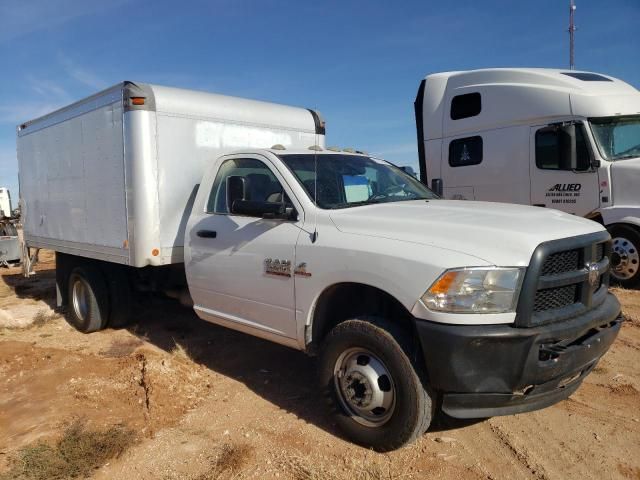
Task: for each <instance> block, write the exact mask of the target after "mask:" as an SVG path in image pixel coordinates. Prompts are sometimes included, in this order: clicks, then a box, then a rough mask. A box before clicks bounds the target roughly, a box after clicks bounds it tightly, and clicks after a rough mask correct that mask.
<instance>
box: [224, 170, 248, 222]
mask: <svg viewBox="0 0 640 480" xmlns="http://www.w3.org/2000/svg"><path fill="white" fill-rule="evenodd" d="M246 198H247V180H246V179H245V178H244V177H241V176H239V175H231V176H230V177H227V208H228V209H229V212H231V213H233V204H234V203H235V202H236V201H237V200H245V199H246Z"/></svg>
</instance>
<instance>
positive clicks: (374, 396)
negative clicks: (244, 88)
mask: <svg viewBox="0 0 640 480" xmlns="http://www.w3.org/2000/svg"><path fill="white" fill-rule="evenodd" d="M410 345H411V343H410V342H409V341H408V338H407V335H406V334H405V332H404V331H402V330H401V329H399V328H398V327H397V325H394V324H392V323H391V322H388V321H385V320H382V319H369V318H368V319H354V320H347V321H345V322H343V323H340V324H338V325H337V326H336V327H334V328H333V329H332V330H331V332H329V334H328V335H327V337H326V339H325V340H324V343H323V348H322V351H321V355H320V382H321V385H322V387H323V389H324V393H325V396H326V399H327V400H328V402H329V405H330V407H331V413H332V416H333V418H334V419H335V421H336V423H337V424H338V425H339V426H340V428H341V429H342V431H344V432H345V434H346V435H347V436H348V437H349V438H350V439H351V440H352V441H354V442H355V443H358V444H360V445H363V446H366V447H371V448H373V449H375V450H377V451H389V450H395V449H397V448H399V447H401V446H403V445H405V444H406V443H409V442H412V441H413V440H415V439H416V438H418V437H419V436H421V435H422V434H423V433H424V432H426V430H427V428H429V425H430V423H431V419H432V418H433V414H434V409H435V396H434V395H433V393H432V392H431V390H430V389H429V387H428V386H427V383H426V381H425V375H424V373H423V369H422V368H421V366H420V365H415V364H414V363H413V362H412V361H411V360H410V359H411V358H412V357H413V355H412V353H413V352H412V350H411V347H410Z"/></svg>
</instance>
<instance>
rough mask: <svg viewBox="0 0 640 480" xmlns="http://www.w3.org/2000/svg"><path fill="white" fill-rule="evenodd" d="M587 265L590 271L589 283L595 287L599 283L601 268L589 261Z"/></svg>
mask: <svg viewBox="0 0 640 480" xmlns="http://www.w3.org/2000/svg"><path fill="white" fill-rule="evenodd" d="M585 266H586V267H587V270H588V271H589V285H591V286H592V287H595V286H596V285H597V284H598V279H599V278H600V269H599V268H598V264H597V263H591V262H589V263H587V264H586V265H585Z"/></svg>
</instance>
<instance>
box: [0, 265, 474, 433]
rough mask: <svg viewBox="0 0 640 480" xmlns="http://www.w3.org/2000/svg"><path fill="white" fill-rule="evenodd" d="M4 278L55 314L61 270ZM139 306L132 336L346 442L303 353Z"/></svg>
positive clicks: (158, 299)
mask: <svg viewBox="0 0 640 480" xmlns="http://www.w3.org/2000/svg"><path fill="white" fill-rule="evenodd" d="M0 273H3V274H2V276H1V278H2V280H3V281H4V283H5V284H6V285H7V286H8V287H9V288H10V289H11V290H13V291H14V292H15V295H16V296H17V297H18V298H22V299H32V300H41V301H44V302H46V303H47V305H49V306H50V307H51V308H52V309H55V308H56V307H55V304H56V295H55V269H43V270H41V271H39V272H38V274H37V275H36V276H34V277H30V278H24V277H23V276H22V273H21V272H20V271H19V270H18V269H15V273H14V272H10V273H9V272H7V273H4V272H0ZM140 300H141V301H139V302H137V305H136V308H135V312H134V321H133V322H132V324H131V325H130V326H129V327H127V330H128V331H129V332H130V333H131V334H133V335H135V336H136V337H138V338H139V339H141V340H143V341H147V342H149V343H151V344H153V345H155V346H157V347H159V348H160V349H162V350H164V351H166V352H172V351H173V350H174V349H176V348H178V347H179V348H181V349H183V350H184V351H186V353H187V355H188V356H189V357H190V358H191V359H192V360H193V361H194V362H196V363H198V364H201V365H203V366H205V367H206V368H208V369H209V370H211V371H213V372H216V373H219V374H221V375H224V376H226V377H230V378H233V379H235V380H237V381H239V382H242V383H243V384H244V385H245V386H246V387H247V388H249V389H250V390H251V391H253V392H254V393H255V394H256V395H259V396H261V397H262V398H264V399H265V400H267V401H269V402H271V403H272V404H274V405H277V406H278V407H279V408H282V409H284V410H286V411H288V412H290V413H293V414H295V415H296V416H297V417H299V418H301V419H302V420H304V421H306V422H309V423H312V424H314V425H315V426H317V427H319V428H322V429H323V430H325V431H327V432H329V433H331V434H332V435H335V436H338V437H341V438H344V437H343V435H342V433H341V431H340V430H339V429H338V428H337V426H336V425H335V423H333V421H332V419H331V417H330V416H329V415H328V411H329V409H328V407H327V406H326V405H325V404H324V400H323V396H322V393H321V392H320V391H319V390H320V389H319V387H318V384H317V380H316V365H315V364H316V361H315V359H314V358H311V357H309V356H307V355H305V354H304V353H302V352H299V351H297V350H293V349H291V348H287V347H284V346H281V345H277V344H275V343H272V342H269V341H266V340H262V339H259V338H257V337H253V336H251V335H247V334H244V333H241V332H237V331H235V330H230V329H227V328H224V327H221V326H218V325H215V324H212V323H209V322H206V321H204V320H201V319H200V318H198V317H197V315H196V314H195V313H194V311H193V310H192V309H191V308H189V307H185V306H182V305H181V304H180V303H179V302H177V301H176V300H174V299H169V298H165V297H162V296H159V295H153V294H148V295H145V296H144V297H143V298H141V299H140ZM478 421H482V420H476V421H471V420H466V421H459V420H456V419H453V418H451V417H448V416H446V415H443V414H438V415H436V417H435V418H434V420H433V422H432V425H431V427H430V429H429V431H430V432H442V431H447V430H452V429H456V428H461V427H464V426H467V425H470V424H473V423H477V422H478Z"/></svg>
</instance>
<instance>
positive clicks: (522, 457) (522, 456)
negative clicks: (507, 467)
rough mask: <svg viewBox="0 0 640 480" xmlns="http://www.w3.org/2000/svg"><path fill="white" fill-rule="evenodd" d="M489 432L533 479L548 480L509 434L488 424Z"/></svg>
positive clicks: (498, 427)
mask: <svg viewBox="0 0 640 480" xmlns="http://www.w3.org/2000/svg"><path fill="white" fill-rule="evenodd" d="M489 427H490V428H491V431H492V432H493V433H494V434H495V435H496V437H498V439H499V440H500V442H501V443H502V444H503V445H504V446H505V447H506V448H507V450H509V451H510V452H511V454H512V455H513V456H514V458H515V459H516V460H517V461H518V462H519V463H520V464H521V465H522V466H523V467H525V468H526V469H527V470H528V471H529V473H531V475H532V476H533V478H535V479H537V480H550V479H549V477H548V475H547V474H546V472H545V469H544V467H543V466H542V465H539V464H538V463H536V462H534V461H533V460H532V459H531V456H530V455H529V453H528V451H527V449H523V448H518V446H516V444H515V443H514V441H513V439H512V438H511V437H510V436H509V434H508V433H507V432H506V431H505V430H504V429H503V428H501V427H500V426H499V425H496V424H494V423H489Z"/></svg>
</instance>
